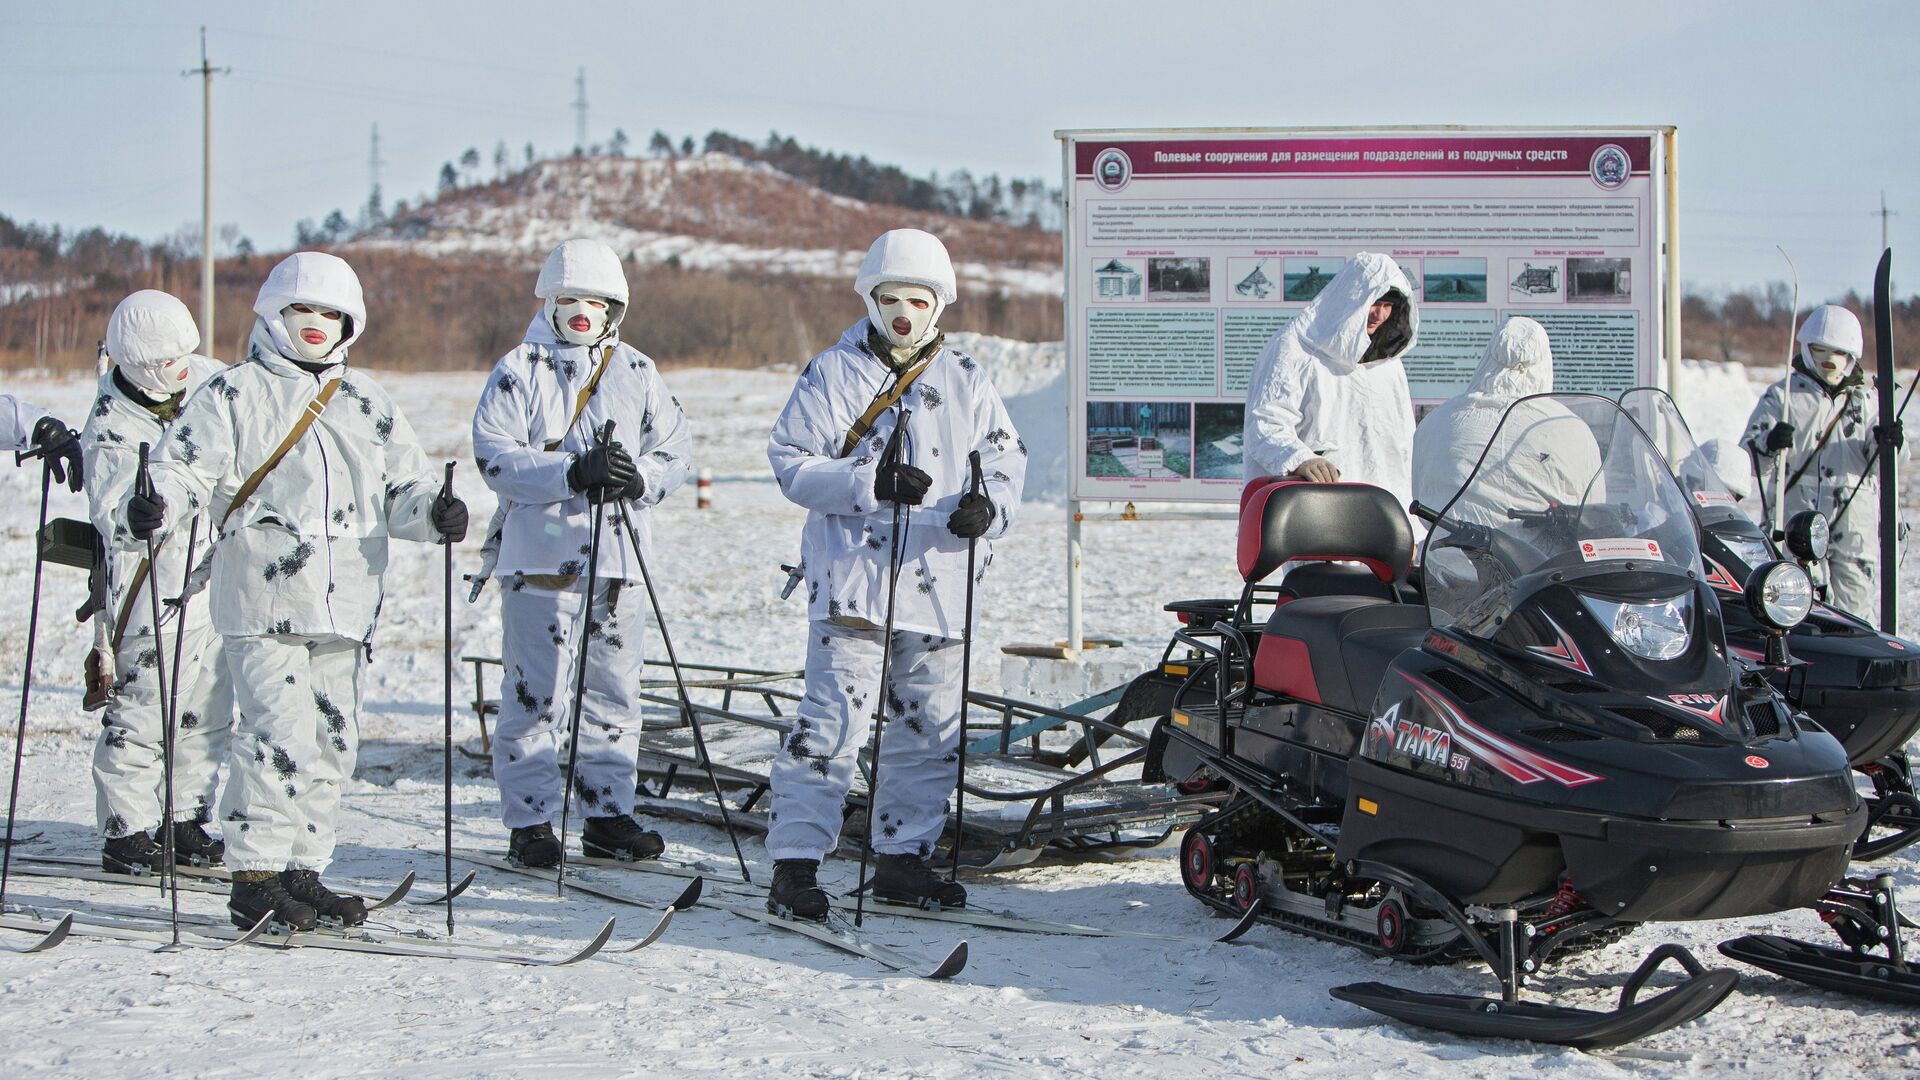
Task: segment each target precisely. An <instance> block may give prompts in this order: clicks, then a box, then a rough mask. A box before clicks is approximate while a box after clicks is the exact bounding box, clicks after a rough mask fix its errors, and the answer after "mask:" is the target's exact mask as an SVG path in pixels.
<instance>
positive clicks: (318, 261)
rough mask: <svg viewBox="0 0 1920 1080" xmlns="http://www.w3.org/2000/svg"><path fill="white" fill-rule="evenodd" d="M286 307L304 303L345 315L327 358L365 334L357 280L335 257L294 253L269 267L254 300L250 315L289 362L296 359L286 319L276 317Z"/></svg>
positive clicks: (363, 303) (364, 310)
mask: <svg viewBox="0 0 1920 1080" xmlns="http://www.w3.org/2000/svg"><path fill="white" fill-rule="evenodd" d="M288 304H307V305H310V306H312V307H317V308H327V309H330V310H333V311H338V312H341V313H342V314H344V315H346V317H347V325H346V327H345V328H344V329H343V331H342V332H341V335H340V343H339V344H338V345H336V346H334V349H333V352H332V353H331V354H330V355H331V356H336V357H337V356H339V355H340V354H341V353H343V352H344V351H345V350H346V348H347V346H349V345H352V344H353V343H354V342H355V341H356V340H358V339H359V337H360V335H361V334H364V333H366V329H367V302H366V300H365V299H363V298H362V297H361V295H360V277H359V275H357V274H355V273H354V272H353V267H351V266H348V265H347V261H346V260H345V259H342V258H340V257H339V256H338V255H329V254H327V253H326V252H324V251H296V252H294V253H293V254H291V255H289V256H287V257H286V258H284V259H282V260H280V265H278V266H276V267H274V268H273V272H272V273H269V274H268V275H267V280H266V281H265V283H263V284H262V285H261V286H260V295H259V296H257V297H255V298H254V301H253V313H254V314H255V315H258V316H260V322H261V324H262V325H263V326H265V327H266V329H267V333H268V334H269V335H271V336H272V338H273V346H274V348H275V349H277V350H279V353H280V355H281V356H284V357H286V358H288V359H289V360H299V359H300V354H299V352H297V351H296V350H295V349H294V346H293V338H292V336H291V335H289V334H288V333H287V324H286V320H285V319H282V318H281V317H280V311H281V309H283V308H285V307H286V306H287V305H288ZM303 362H304V361H303Z"/></svg>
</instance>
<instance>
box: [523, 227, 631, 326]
mask: <svg viewBox="0 0 1920 1080" xmlns="http://www.w3.org/2000/svg"><path fill="white" fill-rule="evenodd" d="M583 294H584V295H587V296H597V297H599V298H601V299H603V300H607V301H610V302H611V305H610V308H611V309H610V310H609V312H608V314H607V333H608V334H613V333H615V332H617V331H618V330H619V328H620V320H621V319H622V318H624V317H625V315H626V313H627V273H626V270H625V269H624V268H623V267H622V266H621V265H620V256H619V255H617V254H615V253H614V250H613V249H612V248H610V247H608V246H607V245H606V244H605V243H603V242H601V241H599V240H592V239H586V238H582V239H577V240H566V241H563V242H562V243H561V244H560V246H559V247H556V248H554V249H553V251H552V252H550V253H549V254H548V255H547V261H546V264H545V265H544V266H542V267H540V279H539V280H538V281H536V282H534V286H533V295H535V296H537V297H539V298H540V299H541V300H544V301H546V303H545V305H544V306H543V307H542V309H541V318H543V319H545V320H546V322H547V325H549V326H551V325H553V301H554V298H555V297H559V296H579V295H583Z"/></svg>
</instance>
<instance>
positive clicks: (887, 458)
mask: <svg viewBox="0 0 1920 1080" xmlns="http://www.w3.org/2000/svg"><path fill="white" fill-rule="evenodd" d="M912 416H913V410H912V409H909V408H907V407H905V406H904V405H903V406H901V408H900V419H899V420H897V421H895V422H894V425H893V432H892V433H891V434H889V435H888V436H887V448H886V449H885V450H882V451H880V467H881V468H885V467H887V466H888V465H896V464H898V463H899V461H900V452H901V448H902V440H903V439H904V437H905V436H906V433H907V420H908V419H909V418H911V417H912Z"/></svg>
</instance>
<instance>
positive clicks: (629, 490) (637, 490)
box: [620, 467, 647, 502]
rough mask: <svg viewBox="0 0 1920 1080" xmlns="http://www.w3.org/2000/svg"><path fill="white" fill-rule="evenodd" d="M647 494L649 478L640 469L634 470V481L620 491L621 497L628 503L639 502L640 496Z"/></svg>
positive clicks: (630, 481)
mask: <svg viewBox="0 0 1920 1080" xmlns="http://www.w3.org/2000/svg"><path fill="white" fill-rule="evenodd" d="M646 493H647V478H646V476H645V475H644V474H642V473H641V472H640V470H639V468H638V467H636V468H635V469H634V470H633V479H631V480H629V481H627V486H626V487H624V488H622V489H621V491H620V497H621V498H622V499H625V500H627V501H628V502H639V501H640V496H642V495H645V494H646Z"/></svg>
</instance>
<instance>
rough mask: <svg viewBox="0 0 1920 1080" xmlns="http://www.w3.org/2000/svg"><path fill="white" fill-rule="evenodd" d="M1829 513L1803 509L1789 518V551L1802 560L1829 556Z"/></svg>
mask: <svg viewBox="0 0 1920 1080" xmlns="http://www.w3.org/2000/svg"><path fill="white" fill-rule="evenodd" d="M1827 539H1828V526H1827V515H1825V514H1823V513H1821V512H1820V511H1818V510H1802V511H1800V512H1799V513H1797V514H1795V515H1793V517H1791V518H1789V519H1788V520H1787V551H1788V552H1789V553H1790V554H1792V555H1793V557H1794V558H1796V559H1799V560H1800V561H1801V562H1812V561H1815V560H1819V559H1824V558H1826V557H1827Z"/></svg>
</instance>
